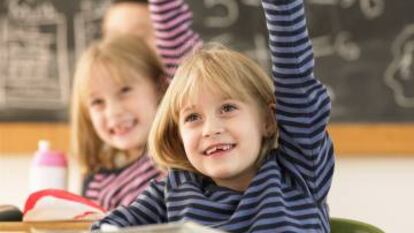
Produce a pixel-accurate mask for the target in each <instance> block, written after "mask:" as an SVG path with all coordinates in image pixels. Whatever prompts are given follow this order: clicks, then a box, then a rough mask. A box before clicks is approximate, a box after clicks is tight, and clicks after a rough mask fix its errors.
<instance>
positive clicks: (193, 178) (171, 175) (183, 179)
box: [165, 169, 203, 190]
mask: <svg viewBox="0 0 414 233" xmlns="http://www.w3.org/2000/svg"><path fill="white" fill-rule="evenodd" d="M202 181H203V178H202V176H201V175H199V174H196V173H194V172H190V171H185V170H181V169H171V170H170V171H169V172H168V175H167V176H166V177H165V184H166V188H167V189H168V190H174V189H179V188H180V187H181V186H182V185H185V184H192V185H197V186H199V185H201V184H202Z"/></svg>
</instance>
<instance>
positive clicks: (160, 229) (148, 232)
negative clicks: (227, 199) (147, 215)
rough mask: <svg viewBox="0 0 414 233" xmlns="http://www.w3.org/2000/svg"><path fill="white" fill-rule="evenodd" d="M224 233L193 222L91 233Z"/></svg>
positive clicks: (66, 232)
mask: <svg viewBox="0 0 414 233" xmlns="http://www.w3.org/2000/svg"><path fill="white" fill-rule="evenodd" d="M86 232H88V231H75V230H74V231H71V230H64V231H59V230H56V229H54V230H53V231H52V230H42V229H37V230H36V233H86ZM101 232H102V233H104V232H105V233H108V232H110V233H224V231H220V230H217V229H212V228H208V227H205V226H201V225H199V224H196V223H193V222H183V223H168V224H153V225H147V226H141V227H129V228H119V229H112V230H110V231H103V230H101V231H93V232H92V233H101Z"/></svg>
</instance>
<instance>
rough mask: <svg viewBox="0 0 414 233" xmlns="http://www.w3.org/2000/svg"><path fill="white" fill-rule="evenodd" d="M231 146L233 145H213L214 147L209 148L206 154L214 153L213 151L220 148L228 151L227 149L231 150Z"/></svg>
mask: <svg viewBox="0 0 414 233" xmlns="http://www.w3.org/2000/svg"><path fill="white" fill-rule="evenodd" d="M230 148H231V145H229V144H226V145H218V146H213V147H211V148H209V149H207V151H206V154H207V155H209V154H212V153H214V152H216V151H218V150H222V151H226V150H229V149H230Z"/></svg>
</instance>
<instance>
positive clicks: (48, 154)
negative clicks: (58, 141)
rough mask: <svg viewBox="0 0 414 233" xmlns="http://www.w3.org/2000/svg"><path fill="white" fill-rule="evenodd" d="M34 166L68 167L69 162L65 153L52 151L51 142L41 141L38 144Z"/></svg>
mask: <svg viewBox="0 0 414 233" xmlns="http://www.w3.org/2000/svg"><path fill="white" fill-rule="evenodd" d="M33 165H36V166H53V167H66V166H67V161H66V157H65V154H64V153H63V152H60V151H52V150H50V143H49V141H47V140H40V141H39V143H38V150H37V151H36V153H35V157H34V159H33Z"/></svg>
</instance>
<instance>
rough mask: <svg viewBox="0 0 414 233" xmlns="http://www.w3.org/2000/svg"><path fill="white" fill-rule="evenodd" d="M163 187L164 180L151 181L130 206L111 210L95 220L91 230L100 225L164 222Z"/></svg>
mask: <svg viewBox="0 0 414 233" xmlns="http://www.w3.org/2000/svg"><path fill="white" fill-rule="evenodd" d="M164 187H165V183H164V182H151V183H150V186H149V187H148V188H147V189H146V190H145V191H144V192H143V193H141V194H140V195H139V196H138V198H137V199H136V200H135V201H134V202H133V203H132V204H131V205H130V206H128V207H124V206H120V207H118V208H117V209H115V210H113V211H111V212H110V213H109V214H108V215H107V216H106V217H104V218H103V219H101V220H100V221H98V222H95V223H94V224H93V225H92V230H98V229H100V228H101V226H102V225H114V226H117V227H130V226H137V225H147V224H156V223H164V222H166V216H165V213H166V206H165V200H164Z"/></svg>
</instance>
